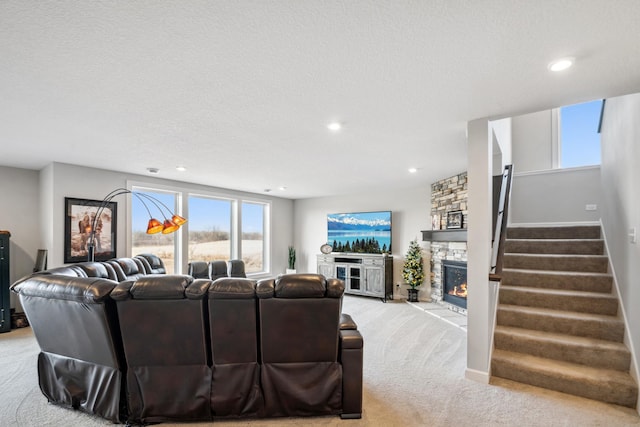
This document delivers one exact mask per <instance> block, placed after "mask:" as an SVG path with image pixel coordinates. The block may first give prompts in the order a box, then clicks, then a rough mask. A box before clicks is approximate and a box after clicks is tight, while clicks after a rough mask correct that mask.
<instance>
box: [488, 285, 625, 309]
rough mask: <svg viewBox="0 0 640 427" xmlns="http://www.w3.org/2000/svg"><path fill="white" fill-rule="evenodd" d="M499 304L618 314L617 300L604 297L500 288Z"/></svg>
mask: <svg viewBox="0 0 640 427" xmlns="http://www.w3.org/2000/svg"><path fill="white" fill-rule="evenodd" d="M500 303H501V304H510V305H521V306H526V307H540V308H550V309H552V310H565V311H577V312H579V313H593V314H605V315H608V316H615V315H616V314H617V313H618V300H617V299H616V298H612V297H610V296H606V295H603V296H602V297H597V296H582V295H577V296H571V297H567V296H557V295H550V294H544V293H536V292H529V291H522V290H519V289H506V288H501V289H500Z"/></svg>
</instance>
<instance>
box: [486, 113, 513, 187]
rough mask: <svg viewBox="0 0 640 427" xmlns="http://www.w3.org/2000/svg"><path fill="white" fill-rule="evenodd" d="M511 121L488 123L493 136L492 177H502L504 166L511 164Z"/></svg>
mask: <svg viewBox="0 0 640 427" xmlns="http://www.w3.org/2000/svg"><path fill="white" fill-rule="evenodd" d="M511 123H512V119H511V118H510V117H508V118H506V119H501V120H493V121H491V122H489V126H490V128H491V132H492V134H493V167H492V169H493V172H492V173H493V175H494V176H495V175H502V172H503V171H504V168H505V166H507V165H510V164H512V162H513V155H512V152H513V148H512V141H511V137H512V129H511Z"/></svg>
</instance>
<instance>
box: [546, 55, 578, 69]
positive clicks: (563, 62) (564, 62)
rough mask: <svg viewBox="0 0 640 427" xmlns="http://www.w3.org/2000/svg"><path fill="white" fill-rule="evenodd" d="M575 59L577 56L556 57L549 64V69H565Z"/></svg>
mask: <svg viewBox="0 0 640 427" xmlns="http://www.w3.org/2000/svg"><path fill="white" fill-rule="evenodd" d="M575 60H576V58H573V57H566V58H560V59H556V60H555V61H553V62H550V63H549V65H547V68H548V69H549V71H555V72H557V71H563V70H566V69H567V68H569V67H571V66H572V65H573V63H574V62H575Z"/></svg>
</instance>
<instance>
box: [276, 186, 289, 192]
mask: <svg viewBox="0 0 640 427" xmlns="http://www.w3.org/2000/svg"><path fill="white" fill-rule="evenodd" d="M278 189H279V190H280V191H285V190H286V189H287V187H285V186H282V187H279V188H278Z"/></svg>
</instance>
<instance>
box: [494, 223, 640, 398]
mask: <svg viewBox="0 0 640 427" xmlns="http://www.w3.org/2000/svg"><path fill="white" fill-rule="evenodd" d="M612 284H613V279H612V277H611V275H610V274H609V273H608V259H607V256H606V255H604V243H603V241H602V240H601V238H600V227H598V226H572V227H536V228H533V227H532V228H529V227H527V228H524V227H523V228H509V229H508V231H507V240H506V243H505V254H504V258H503V274H502V282H501V284H500V297H499V302H498V313H497V325H496V329H495V335H494V345H495V348H494V351H493V357H492V360H491V371H492V372H491V373H492V375H493V376H496V377H501V378H506V379H510V380H513V381H518V382H521V383H525V384H531V385H534V386H538V387H543V388H547V389H551V390H557V391H561V392H564V393H569V394H573V395H577V396H582V397H587V398H590V399H595V400H600V401H603V402H608V403H614V404H617V405H622V406H628V407H632V408H635V407H636V402H637V398H638V385H637V384H636V382H635V381H634V379H633V378H632V377H631V376H630V375H629V368H630V361H631V355H630V353H629V350H628V349H627V347H626V346H625V344H623V342H622V341H623V337H624V323H623V321H622V318H621V316H619V315H618V299H617V297H616V296H615V295H613V292H612Z"/></svg>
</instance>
